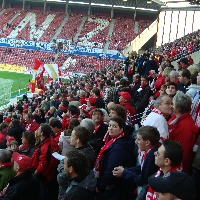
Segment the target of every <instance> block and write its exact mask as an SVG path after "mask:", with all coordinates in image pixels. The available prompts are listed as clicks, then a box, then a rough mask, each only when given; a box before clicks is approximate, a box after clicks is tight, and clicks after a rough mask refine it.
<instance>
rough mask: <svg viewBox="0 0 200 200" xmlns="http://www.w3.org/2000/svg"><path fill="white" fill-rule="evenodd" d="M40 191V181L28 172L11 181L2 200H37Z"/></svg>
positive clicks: (0, 198) (0, 199)
mask: <svg viewBox="0 0 200 200" xmlns="http://www.w3.org/2000/svg"><path fill="white" fill-rule="evenodd" d="M39 191H40V183H39V180H38V179H37V178H36V177H35V176H34V175H33V174H32V172H31V171H29V170H28V171H25V172H24V173H23V174H20V175H19V176H16V177H14V178H12V179H11V180H10V181H9V186H8V188H7V190H6V193H5V194H4V195H3V196H1V197H0V200H36V199H38V196H39Z"/></svg>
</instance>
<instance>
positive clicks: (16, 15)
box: [3, 10, 20, 30]
mask: <svg viewBox="0 0 200 200" xmlns="http://www.w3.org/2000/svg"><path fill="white" fill-rule="evenodd" d="M19 13H20V10H18V11H17V12H16V14H15V15H14V17H13V18H12V19H11V20H9V21H8V22H7V23H9V24H11V23H12V21H14V20H15V18H17V17H18V15H19ZM3 30H6V25H5V26H4V27H3Z"/></svg>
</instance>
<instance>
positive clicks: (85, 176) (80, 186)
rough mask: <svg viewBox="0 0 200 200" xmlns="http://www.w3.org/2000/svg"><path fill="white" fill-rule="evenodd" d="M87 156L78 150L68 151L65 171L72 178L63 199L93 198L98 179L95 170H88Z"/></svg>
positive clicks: (88, 199) (90, 199) (83, 199)
mask: <svg viewBox="0 0 200 200" xmlns="http://www.w3.org/2000/svg"><path fill="white" fill-rule="evenodd" d="M87 167H88V165H87V157H86V156H85V155H84V154H83V153H82V152H79V151H77V150H72V151H70V152H68V153H67V156H66V158H65V160H64V169H65V173H66V174H67V175H68V176H69V177H70V178H71V179H70V184H69V187H68V188H67V190H66V194H65V197H64V198H63V199H65V200H67V199H76V200H93V199H94V191H95V186H96V179H95V177H94V173H93V171H90V172H87Z"/></svg>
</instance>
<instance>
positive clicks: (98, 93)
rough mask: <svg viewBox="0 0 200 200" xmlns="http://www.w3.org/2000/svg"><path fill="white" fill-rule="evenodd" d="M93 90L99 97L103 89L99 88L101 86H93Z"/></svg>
mask: <svg viewBox="0 0 200 200" xmlns="http://www.w3.org/2000/svg"><path fill="white" fill-rule="evenodd" d="M92 92H93V93H94V94H95V95H96V96H98V97H99V96H100V92H101V91H100V89H99V88H93V89H92Z"/></svg>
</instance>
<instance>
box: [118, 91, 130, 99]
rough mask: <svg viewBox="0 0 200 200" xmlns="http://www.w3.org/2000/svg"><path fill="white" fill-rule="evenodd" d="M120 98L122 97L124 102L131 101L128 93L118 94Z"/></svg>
mask: <svg viewBox="0 0 200 200" xmlns="http://www.w3.org/2000/svg"><path fill="white" fill-rule="evenodd" d="M118 94H119V95H120V96H122V97H123V98H124V99H125V100H126V101H128V100H130V99H131V95H130V94H129V93H128V92H118Z"/></svg>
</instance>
